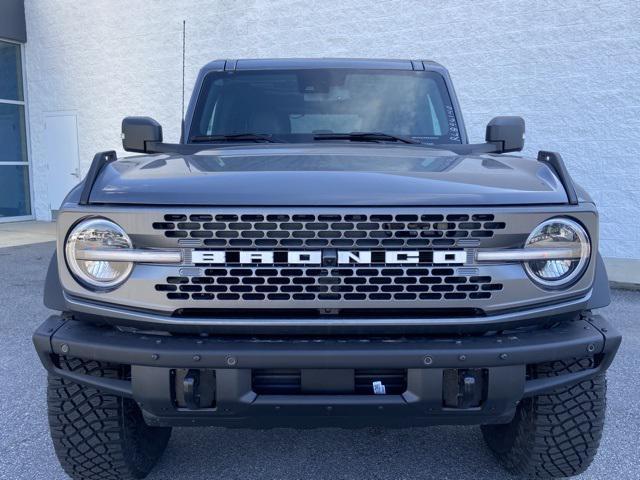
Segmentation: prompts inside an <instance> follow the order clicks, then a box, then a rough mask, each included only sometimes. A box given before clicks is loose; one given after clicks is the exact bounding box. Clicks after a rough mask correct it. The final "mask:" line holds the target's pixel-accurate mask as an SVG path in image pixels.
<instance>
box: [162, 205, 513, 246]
mask: <svg viewBox="0 0 640 480" xmlns="http://www.w3.org/2000/svg"><path fill="white" fill-rule="evenodd" d="M505 226H506V225H505V223H504V222H500V221H495V218H494V215H492V214H484V213H483V214H479V213H478V214H449V215H440V214H396V215H393V214H327V215H314V214H301V215H288V214H273V215H262V214H244V215H237V214H216V215H214V214H202V213H199V214H192V215H187V214H181V213H178V214H167V215H164V217H163V221H160V222H154V223H153V225H152V227H153V229H154V230H156V231H161V232H163V234H164V236H165V237H167V238H175V239H182V240H183V241H184V239H197V240H199V241H201V242H202V244H203V245H205V246H207V247H218V248H220V247H223V248H224V247H265V248H267V247H268V248H273V247H309V248H317V247H363V248H365V247H366V248H371V247H395V248H403V247H429V246H433V247H443V246H452V245H455V244H456V241H458V240H459V239H476V240H478V241H479V240H480V239H482V238H489V237H493V236H494V234H495V232H496V231H499V230H503V229H504V228H505Z"/></svg>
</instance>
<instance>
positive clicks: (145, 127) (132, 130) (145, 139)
mask: <svg viewBox="0 0 640 480" xmlns="http://www.w3.org/2000/svg"><path fill="white" fill-rule="evenodd" d="M161 142H162V126H161V125H160V124H159V123H158V122H156V121H155V120H154V119H153V118H151V117H125V118H124V119H123V120H122V148H124V149H125V150H126V151H127V152H140V153H147V152H149V151H150V150H149V145H148V144H149V143H161Z"/></svg>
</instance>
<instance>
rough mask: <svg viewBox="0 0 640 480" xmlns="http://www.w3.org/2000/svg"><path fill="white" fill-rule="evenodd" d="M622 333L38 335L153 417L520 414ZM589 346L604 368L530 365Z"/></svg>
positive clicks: (468, 419)
mask: <svg viewBox="0 0 640 480" xmlns="http://www.w3.org/2000/svg"><path fill="white" fill-rule="evenodd" d="M620 341H621V337H620V334H619V333H618V332H616V331H615V329H613V328H612V327H611V326H610V325H609V324H608V323H607V322H606V321H605V320H604V319H603V318H602V317H600V316H598V315H588V316H584V317H583V318H582V319H581V320H578V321H573V322H567V323H564V324H559V325H557V326H555V327H552V328H546V329H538V330H527V331H525V330H523V331H518V332H517V333H515V332H505V333H495V334H487V335H482V336H467V337H464V336H459V337H448V338H443V337H420V338H416V337H408V338H380V339H368V340H362V339H348V338H340V339H338V338H288V339H285V338H271V339H259V338H228V337H224V338H212V337H198V336H175V337H174V336H157V335H149V334H141V333H130V332H122V331H119V330H116V329H114V328H113V327H101V326H96V325H92V324H90V323H85V322H79V321H74V320H64V319H63V318H61V317H60V316H52V317H50V318H49V319H47V320H46V321H45V322H44V323H43V324H42V325H41V326H40V327H39V328H38V330H37V331H36V332H35V334H34V343H35V346H36V350H37V351H38V354H39V356H40V359H41V360H42V362H43V364H44V366H45V367H46V368H47V370H48V371H49V372H50V373H52V374H54V375H59V376H62V377H65V378H67V379H69V380H72V381H75V382H78V383H81V384H84V385H87V386H93V387H96V388H99V389H102V390H104V391H107V392H111V393H114V394H117V395H122V396H125V397H130V398H134V399H135V400H136V401H137V402H138V404H139V405H140V406H141V408H142V410H143V412H144V414H145V419H146V420H147V422H148V423H149V424H152V425H222V426H229V427H234V426H238V427H243V426H257V427H267V426H287V425H294V426H298V427H300V426H306V425H307V424H308V425H309V426H314V425H323V426H326V425H331V424H336V425H340V426H352V425H353V426H357V425H360V424H362V425H372V424H373V425H378V424H388V425H397V426H404V425H422V424H424V425H428V424H482V423H500V422H508V421H509V420H510V419H511V418H512V417H513V414H514V412H515V407H516V405H517V404H518V402H519V401H520V400H521V399H522V398H525V397H529V396H533V395H538V394H541V393H544V392H548V391H550V390H553V389H554V388H559V387H563V386H566V385H569V384H572V383H576V382H579V381H582V380H586V379H588V378H590V377H593V376H594V375H597V374H598V373H601V372H603V371H605V370H606V369H607V368H608V367H609V365H610V364H611V361H612V360H613V357H614V356H615V353H616V351H617V349H618V346H619V345H620ZM65 356H68V357H76V358H81V359H84V360H87V361H91V360H95V361H100V362H108V363H114V364H120V365H124V366H126V367H127V369H128V368H130V376H129V375H126V376H125V377H124V378H122V379H112V378H104V377H96V376H89V375H83V374H79V373H77V372H73V371H69V370H65V369H62V368H60V367H59V365H60V363H59V359H60V357H65ZM584 357H592V358H593V359H594V361H593V367H592V368H589V369H586V370H581V371H576V372H572V373H567V374H563V375H560V376H556V377H548V378H536V377H535V375H533V376H532V375H530V374H529V372H530V367H532V366H534V365H536V364H539V363H545V362H553V361H560V360H567V359H573V358H576V359H578V358H584ZM385 384H386V385H385ZM369 387H371V388H369Z"/></svg>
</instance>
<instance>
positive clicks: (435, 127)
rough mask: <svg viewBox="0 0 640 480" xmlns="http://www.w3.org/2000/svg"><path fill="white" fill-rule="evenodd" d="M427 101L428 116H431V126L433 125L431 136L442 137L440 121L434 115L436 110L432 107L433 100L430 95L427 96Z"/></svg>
mask: <svg viewBox="0 0 640 480" xmlns="http://www.w3.org/2000/svg"><path fill="white" fill-rule="evenodd" d="M427 101H428V102H429V114H430V115H431V124H432V125H433V135H438V136H441V135H442V127H440V119H439V118H438V115H436V109H435V108H434V107H433V100H432V99H431V95H427Z"/></svg>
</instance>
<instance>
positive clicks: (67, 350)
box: [60, 343, 69, 353]
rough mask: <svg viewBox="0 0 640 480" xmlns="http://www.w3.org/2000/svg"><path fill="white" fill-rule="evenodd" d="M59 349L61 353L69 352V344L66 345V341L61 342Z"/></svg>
mask: <svg viewBox="0 0 640 480" xmlns="http://www.w3.org/2000/svg"><path fill="white" fill-rule="evenodd" d="M60 351H61V352H62V353H69V345H67V344H66V343H63V344H62V346H61V347H60Z"/></svg>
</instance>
